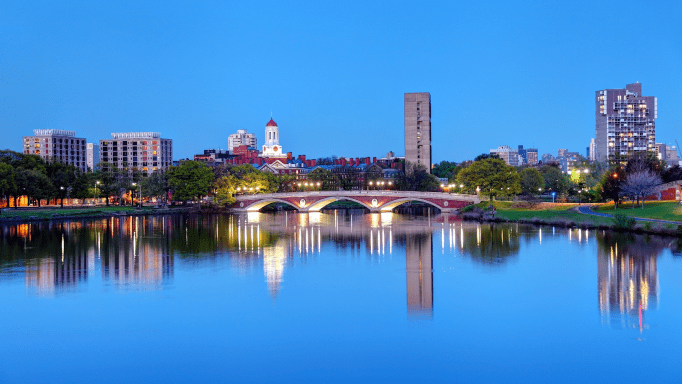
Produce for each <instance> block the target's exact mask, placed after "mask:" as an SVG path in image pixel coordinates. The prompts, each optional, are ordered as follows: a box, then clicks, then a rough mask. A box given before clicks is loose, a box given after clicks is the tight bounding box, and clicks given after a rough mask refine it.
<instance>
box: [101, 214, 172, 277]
mask: <svg viewBox="0 0 682 384" xmlns="http://www.w3.org/2000/svg"><path fill="white" fill-rule="evenodd" d="M119 220H120V222H119V223H117V224H116V226H115V230H112V231H113V232H114V233H113V235H112V236H111V237H107V238H105V240H104V241H103V242H102V244H101V247H100V257H101V265H102V276H103V277H104V278H105V279H111V280H113V281H114V282H115V283H118V284H140V285H144V286H147V287H149V286H154V287H156V286H158V285H160V284H161V283H162V282H163V281H164V280H166V279H169V278H171V277H172V276H173V268H174V258H173V256H172V255H171V251H170V245H169V243H168V241H167V240H166V237H165V236H160V237H155V236H151V234H152V233H153V232H155V231H158V228H159V226H161V229H162V231H163V228H164V226H163V221H162V220H163V219H162V218H159V219H158V220H154V218H152V219H150V218H141V217H127V218H125V219H119ZM117 221H118V220H117ZM157 233H158V232H157ZM162 234H163V232H162Z"/></svg>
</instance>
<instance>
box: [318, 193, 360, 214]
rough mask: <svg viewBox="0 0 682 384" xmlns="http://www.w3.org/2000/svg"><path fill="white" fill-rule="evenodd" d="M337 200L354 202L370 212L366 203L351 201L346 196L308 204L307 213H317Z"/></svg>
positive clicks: (350, 198) (351, 199)
mask: <svg viewBox="0 0 682 384" xmlns="http://www.w3.org/2000/svg"><path fill="white" fill-rule="evenodd" d="M339 200H342V201H352V202H354V203H357V204H360V205H362V206H363V207H364V208H367V209H369V210H370V211H371V210H372V207H370V206H369V205H367V204H366V203H363V202H362V201H360V200H356V199H353V198H352V197H347V196H332V197H327V198H324V199H321V200H318V201H316V202H314V203H312V204H310V206H308V208H307V211H308V212H318V211H320V210H321V209H322V208H324V207H326V206H327V205H329V204H331V203H333V202H335V201H339Z"/></svg>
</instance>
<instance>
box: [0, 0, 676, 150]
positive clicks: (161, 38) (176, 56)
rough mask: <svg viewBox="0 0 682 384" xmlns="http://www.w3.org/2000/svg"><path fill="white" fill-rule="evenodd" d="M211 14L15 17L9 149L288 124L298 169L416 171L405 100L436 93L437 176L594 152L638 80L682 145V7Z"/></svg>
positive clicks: (94, 11)
mask: <svg viewBox="0 0 682 384" xmlns="http://www.w3.org/2000/svg"><path fill="white" fill-rule="evenodd" d="M198 3H200V2H187V3H184V4H183V3H178V2H154V1H145V2H139V1H136V2H125V1H119V2H110V3H101V4H100V3H99V2H89V1H86V2H25V1H9V2H8V1H5V2H3V5H2V8H3V10H2V12H0V35H1V36H2V38H0V131H1V132H2V135H1V136H0V137H1V138H2V139H1V141H0V148H3V149H4V148H8V149H12V150H17V151H19V150H20V149H21V137H22V136H24V135H30V134H32V132H33V129H41V128H55V129H69V130H75V131H76V132H77V135H78V136H79V137H85V138H87V140H88V141H89V142H93V141H94V142H96V141H98V140H100V139H106V138H110V137H111V135H110V134H111V132H129V131H158V132H161V133H162V136H163V137H166V138H171V139H173V144H174V152H175V156H174V157H175V158H176V159H178V158H185V157H191V156H192V155H193V154H195V153H201V152H202V151H203V150H204V149H208V148H216V147H220V148H227V136H228V135H229V134H231V133H233V132H235V131H236V130H237V129H247V130H248V131H249V132H253V133H256V134H257V136H258V141H259V145H260V144H262V142H263V139H264V129H265V124H266V123H267V121H268V120H269V118H270V111H271V110H272V111H273V117H274V119H275V121H276V122H277V123H278V124H279V127H280V144H282V146H283V148H284V150H285V151H292V152H293V153H294V154H295V155H298V154H307V155H308V157H309V158H316V157H326V156H331V155H337V156H348V157H361V156H377V157H381V156H384V155H385V154H386V152H388V151H390V150H392V151H394V152H395V153H396V154H399V155H402V154H403V153H404V140H403V94H404V93H405V92H430V93H431V99H432V125H433V126H432V137H433V138H432V140H433V142H432V146H433V160H434V162H439V161H442V160H453V161H462V160H466V159H470V158H473V157H475V156H476V155H478V154H480V153H483V152H488V151H489V149H490V148H495V147H497V146H498V145H502V144H506V145H510V146H516V145H518V144H524V145H525V146H526V147H532V146H535V147H537V148H538V149H539V151H540V153H541V154H542V153H553V154H555V155H556V151H557V149H558V148H568V149H570V150H573V151H580V152H581V153H584V152H585V147H586V146H587V145H588V144H589V140H590V138H591V137H594V100H593V99H594V92H595V91H596V90H599V89H604V88H623V87H624V86H625V84H626V83H631V82H635V81H639V82H641V83H642V84H643V86H642V88H643V93H644V95H647V96H649V95H652V96H656V97H658V116H659V118H658V120H657V132H656V135H657V141H659V142H666V143H670V144H674V140H675V139H676V138H677V139H682V132H680V128H682V121H681V120H680V118H681V117H682V103H680V95H679V94H680V92H681V91H680V90H682V78H681V73H682V27H680V24H681V22H680V20H682V6H681V5H680V4H681V2H679V1H657V2H642V1H638V2H635V1H601V2H595V1H563V2H546V1H526V2H516V3H515V2H501V1H499V2H498V1H470V2H452V1H448V2H439V1H404V2H396V1H391V2H388V1H384V2H365V1H344V2H316V1H310V2H292V3H287V2H274V1H273V2H269V1H248V2H215V3H209V2H201V3H202V4H198Z"/></svg>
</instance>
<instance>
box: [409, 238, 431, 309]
mask: <svg viewBox="0 0 682 384" xmlns="http://www.w3.org/2000/svg"><path fill="white" fill-rule="evenodd" d="M405 248H406V258H407V312H408V313H410V314H415V313H425V314H429V315H430V314H431V313H432V311H433V268H432V264H433V234H432V233H430V232H429V233H428V234H408V235H407V237H406V239H405Z"/></svg>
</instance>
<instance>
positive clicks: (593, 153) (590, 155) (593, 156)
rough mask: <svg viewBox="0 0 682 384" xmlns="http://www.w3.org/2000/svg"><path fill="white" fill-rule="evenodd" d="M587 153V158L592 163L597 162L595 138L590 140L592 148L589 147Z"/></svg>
mask: <svg viewBox="0 0 682 384" xmlns="http://www.w3.org/2000/svg"><path fill="white" fill-rule="evenodd" d="M587 151H588V153H587V158H588V159H589V160H590V161H595V160H597V142H596V141H595V140H594V138H592V139H590V146H589V147H587Z"/></svg>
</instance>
